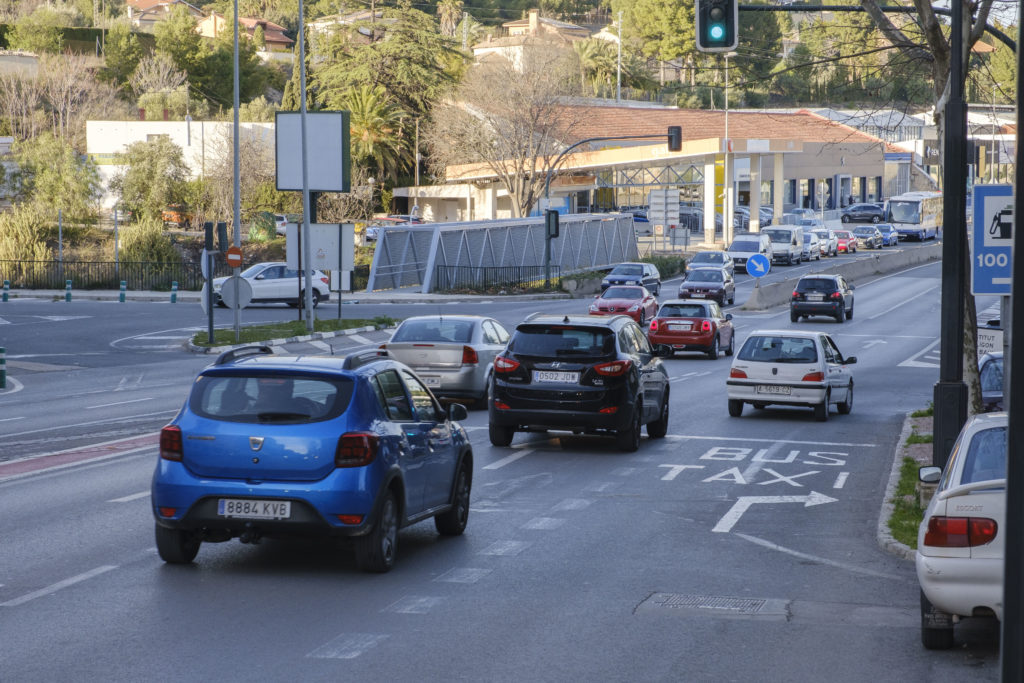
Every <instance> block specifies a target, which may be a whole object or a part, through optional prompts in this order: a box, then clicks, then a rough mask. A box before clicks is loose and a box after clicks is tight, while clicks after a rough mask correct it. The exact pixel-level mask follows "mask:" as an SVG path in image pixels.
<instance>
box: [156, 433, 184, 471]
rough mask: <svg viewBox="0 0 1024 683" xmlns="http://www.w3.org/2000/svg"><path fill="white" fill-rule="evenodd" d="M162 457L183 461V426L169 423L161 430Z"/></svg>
mask: <svg viewBox="0 0 1024 683" xmlns="http://www.w3.org/2000/svg"><path fill="white" fill-rule="evenodd" d="M160 457H161V458H163V459H164V460H174V461H176V462H181V458H182V445H181V428H180V427H176V426H174V425H169V426H167V427H164V428H163V429H161V430H160Z"/></svg>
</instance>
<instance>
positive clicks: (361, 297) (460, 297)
mask: <svg viewBox="0 0 1024 683" xmlns="http://www.w3.org/2000/svg"><path fill="white" fill-rule="evenodd" d="M64 294H65V293H64V290H56V289H12V290H10V293H9V295H10V298H11V300H14V299H52V300H54V301H64ZM120 295H121V292H120V291H118V290H115V289H74V290H72V291H71V301H72V303H73V302H75V301H118V300H119V298H120ZM335 297H337V292H331V299H330V300H329V301H324V302H321V304H320V306H321V307H323V306H337V305H338V300H337V299H336V298H335ZM571 298H573V297H572V295H571V294H569V293H568V292H537V293H535V294H436V293H431V294H422V293H421V292H419V291H416V290H411V289H403V290H383V291H378V292H342V294H341V302H342V304H423V303H427V304H445V303H451V302H453V301H454V302H462V301H477V302H482V301H498V300H500V301H543V300H550V299H571ZM170 300H171V293H170V292H154V291H133V290H128V291H126V292H125V301H126V302H128V301H164V302H170ZM177 302H178V303H179V304H180V303H193V304H198V303H199V292H191V291H189V292H183V291H181V290H179V291H178V301H177ZM0 305H3V304H0Z"/></svg>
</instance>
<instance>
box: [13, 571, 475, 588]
mask: <svg viewBox="0 0 1024 683" xmlns="http://www.w3.org/2000/svg"><path fill="white" fill-rule="evenodd" d="M490 573H491V570H490V569H477V568H475V567H456V568H455V569H449V570H448V571H446V572H445V573H444V574H441V576H439V577H437V578H436V579H434V581H441V582H445V583H476V582H477V581H479V580H480V579H482V578H484V577H485V576H487V575H488V574H490ZM0 585H2V584H0Z"/></svg>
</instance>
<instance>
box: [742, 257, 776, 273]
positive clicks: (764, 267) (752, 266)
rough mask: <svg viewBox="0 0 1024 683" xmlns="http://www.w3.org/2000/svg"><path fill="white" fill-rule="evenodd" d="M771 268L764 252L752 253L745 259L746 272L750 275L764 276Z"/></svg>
mask: <svg viewBox="0 0 1024 683" xmlns="http://www.w3.org/2000/svg"><path fill="white" fill-rule="evenodd" d="M771 269H772V262H771V261H769V260H768V257H767V256H765V255H764V254H754V255H753V256H751V257H750V258H748V259H747V274H748V275H750V277H764V276H765V275H767V274H768V271H769V270H771Z"/></svg>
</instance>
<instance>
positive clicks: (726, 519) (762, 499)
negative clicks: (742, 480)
mask: <svg viewBox="0 0 1024 683" xmlns="http://www.w3.org/2000/svg"><path fill="white" fill-rule="evenodd" d="M837 500H838V499H836V498H830V497H828V496H826V495H824V494H821V493H818V492H817V491H811V492H810V493H809V494H808V495H806V496H741V497H740V498H739V499H738V500H737V501H736V502H735V503H733V505H732V508H731V509H730V510H729V511H728V512H727V513H725V516H723V517H722V519H720V520H718V524H716V525H715V528H714V529H712V531H714V532H716V533H720V534H727V533H729V531H730V530H731V529H732V528H733V526H735V525H736V522H738V521H740V517H742V516H743V513H744V512H746V511H747V508H749V507H750V506H751V505H753V504H754V503H803V504H804V507H805V508H809V507H811V506H812V505H822V504H823V503H835V502H836V501H837Z"/></svg>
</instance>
